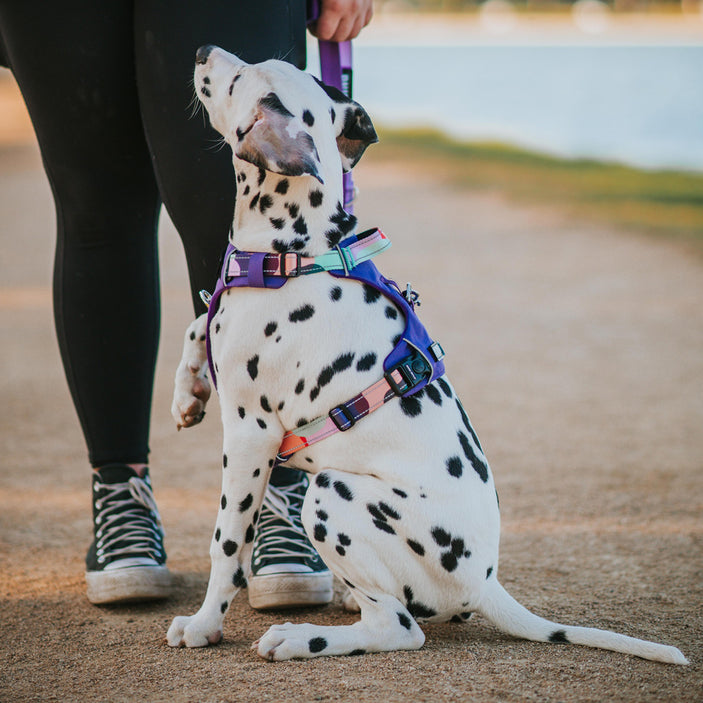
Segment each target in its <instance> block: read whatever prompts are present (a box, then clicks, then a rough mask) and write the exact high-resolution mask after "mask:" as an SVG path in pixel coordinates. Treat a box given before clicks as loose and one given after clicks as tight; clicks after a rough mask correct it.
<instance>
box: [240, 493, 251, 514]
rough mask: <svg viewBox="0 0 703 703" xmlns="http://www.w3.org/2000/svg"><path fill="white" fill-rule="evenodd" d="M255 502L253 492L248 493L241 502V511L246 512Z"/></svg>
mask: <svg viewBox="0 0 703 703" xmlns="http://www.w3.org/2000/svg"><path fill="white" fill-rule="evenodd" d="M253 502H254V496H253V495H252V494H251V493H247V495H246V496H245V498H244V499H243V500H242V502H241V503H240V504H239V512H240V513H244V512H246V511H247V510H249V508H251V504H252V503H253Z"/></svg>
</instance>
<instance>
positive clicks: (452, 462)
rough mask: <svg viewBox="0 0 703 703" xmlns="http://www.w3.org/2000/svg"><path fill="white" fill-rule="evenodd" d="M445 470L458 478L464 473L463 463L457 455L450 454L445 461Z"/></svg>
mask: <svg viewBox="0 0 703 703" xmlns="http://www.w3.org/2000/svg"><path fill="white" fill-rule="evenodd" d="M446 466H447V471H448V472H449V475H450V476H454V478H459V477H460V476H461V475H462V474H463V473H464V465H463V464H462V463H461V459H460V458H459V457H458V456H450V457H449V459H447V461H446Z"/></svg>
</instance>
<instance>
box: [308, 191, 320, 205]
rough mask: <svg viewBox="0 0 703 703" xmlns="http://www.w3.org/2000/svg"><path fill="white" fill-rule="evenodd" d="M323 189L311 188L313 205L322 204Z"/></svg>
mask: <svg viewBox="0 0 703 703" xmlns="http://www.w3.org/2000/svg"><path fill="white" fill-rule="evenodd" d="M322 198H323V195H322V191H321V190H311V191H310V195H309V200H310V205H311V206H312V207H320V205H322Z"/></svg>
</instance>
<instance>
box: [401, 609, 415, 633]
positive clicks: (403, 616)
mask: <svg viewBox="0 0 703 703" xmlns="http://www.w3.org/2000/svg"><path fill="white" fill-rule="evenodd" d="M398 622H399V623H400V624H401V625H402V626H403V627H404V628H405V629H406V630H410V629H411V628H412V626H413V623H412V620H411V619H410V618H409V617H408V616H407V615H406V614H405V613H398Z"/></svg>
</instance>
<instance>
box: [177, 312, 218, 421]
mask: <svg viewBox="0 0 703 703" xmlns="http://www.w3.org/2000/svg"><path fill="white" fill-rule="evenodd" d="M206 329H207V315H206V314H204V315H201V316H200V317H198V318H197V319H196V320H194V321H193V322H191V324H190V325H189V326H188V329H187V330H186V333H185V339H184V340H183V354H182V357H181V361H180V363H179V365H178V369H177V370H176V379H175V382H174V389H173V404H172V405H171V414H172V415H173V419H174V420H175V421H176V425H177V426H178V429H179V430H180V429H181V427H192V426H193V425H197V424H198V423H199V422H200V421H201V420H202V419H203V417H204V416H205V405H206V403H207V401H208V399H209V398H210V381H208V378H207V368H208V363H207V349H206V346H205V333H206Z"/></svg>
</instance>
